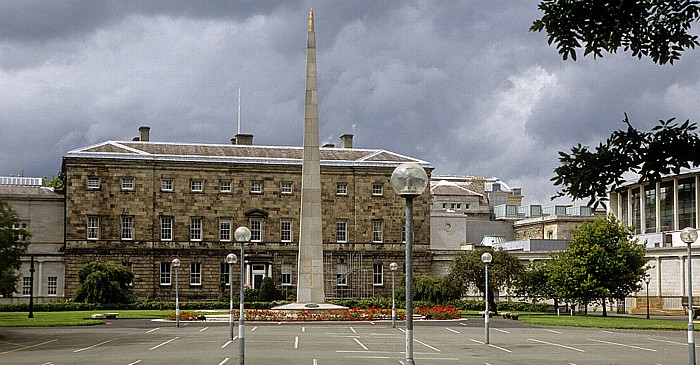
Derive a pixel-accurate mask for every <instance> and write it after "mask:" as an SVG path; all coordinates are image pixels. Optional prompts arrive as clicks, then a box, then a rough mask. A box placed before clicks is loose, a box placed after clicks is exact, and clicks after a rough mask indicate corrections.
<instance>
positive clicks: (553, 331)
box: [543, 328, 564, 335]
mask: <svg viewBox="0 0 700 365" xmlns="http://www.w3.org/2000/svg"><path fill="white" fill-rule="evenodd" d="M543 329H544V330H545V331H549V332H552V333H558V334H560V335H561V334H562V333H564V332H559V331H555V330H550V329H547V328H543Z"/></svg>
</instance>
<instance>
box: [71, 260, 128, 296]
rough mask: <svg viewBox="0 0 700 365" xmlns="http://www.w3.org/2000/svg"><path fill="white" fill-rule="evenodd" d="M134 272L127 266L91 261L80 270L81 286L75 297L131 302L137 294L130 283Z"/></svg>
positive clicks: (79, 279)
mask: <svg viewBox="0 0 700 365" xmlns="http://www.w3.org/2000/svg"><path fill="white" fill-rule="evenodd" d="M133 279H134V274H133V273H132V272H131V271H130V270H129V269H128V268H127V267H125V266H121V265H114V264H111V263H109V262H102V261H99V262H91V263H89V264H87V265H85V267H83V268H82V269H80V271H78V282H79V283H80V286H79V287H78V290H77V291H76V292H75V295H74V296H73V298H74V299H75V301H78V302H86V303H100V304H113V303H131V302H133V301H134V300H135V299H136V296H135V295H134V293H133V292H132V291H131V288H130V287H129V284H130V283H131V282H132V280H133Z"/></svg>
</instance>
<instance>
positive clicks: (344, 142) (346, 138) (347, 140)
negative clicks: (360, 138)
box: [340, 134, 352, 148]
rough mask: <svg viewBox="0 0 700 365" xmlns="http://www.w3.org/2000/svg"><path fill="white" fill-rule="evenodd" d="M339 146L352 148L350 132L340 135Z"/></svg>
mask: <svg viewBox="0 0 700 365" xmlns="http://www.w3.org/2000/svg"><path fill="white" fill-rule="evenodd" d="M340 148H352V134H343V135H342V136H340Z"/></svg>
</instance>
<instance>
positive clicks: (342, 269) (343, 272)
mask: <svg viewBox="0 0 700 365" xmlns="http://www.w3.org/2000/svg"><path fill="white" fill-rule="evenodd" d="M335 278H336V280H335V283H336V284H337V285H338V286H347V285H348V265H347V264H345V263H339V264H338V271H337V272H336V274H335Z"/></svg>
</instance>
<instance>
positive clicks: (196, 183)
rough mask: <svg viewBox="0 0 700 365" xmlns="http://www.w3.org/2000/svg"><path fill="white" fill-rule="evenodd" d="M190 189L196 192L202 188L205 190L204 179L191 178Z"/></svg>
mask: <svg viewBox="0 0 700 365" xmlns="http://www.w3.org/2000/svg"><path fill="white" fill-rule="evenodd" d="M190 190H191V191H193V192H195V193H200V192H202V190H204V186H203V183H202V180H200V179H192V180H190Z"/></svg>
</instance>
